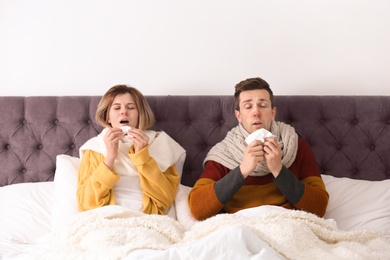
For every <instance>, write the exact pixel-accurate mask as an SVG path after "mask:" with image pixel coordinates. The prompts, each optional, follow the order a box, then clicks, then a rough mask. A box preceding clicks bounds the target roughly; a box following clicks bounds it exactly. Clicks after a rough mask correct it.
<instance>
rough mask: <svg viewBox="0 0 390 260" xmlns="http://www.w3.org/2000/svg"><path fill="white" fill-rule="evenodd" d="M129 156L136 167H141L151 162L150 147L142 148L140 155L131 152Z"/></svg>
mask: <svg viewBox="0 0 390 260" xmlns="http://www.w3.org/2000/svg"><path fill="white" fill-rule="evenodd" d="M128 155H129V157H130V159H131V161H132V162H133V163H134V165H135V166H141V165H143V164H145V163H147V162H148V161H149V158H150V155H149V145H147V146H145V147H144V148H142V149H141V150H140V151H139V152H138V153H132V151H131V150H130V151H129V153H128Z"/></svg>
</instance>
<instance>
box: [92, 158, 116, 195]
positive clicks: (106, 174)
mask: <svg viewBox="0 0 390 260" xmlns="http://www.w3.org/2000/svg"><path fill="white" fill-rule="evenodd" d="M94 177H95V179H96V181H97V182H99V183H101V184H102V185H103V186H105V187H107V188H109V189H112V187H114V185H115V183H117V182H118V180H119V179H120V177H119V175H116V174H115V173H114V172H112V171H111V170H110V169H109V168H108V167H107V165H105V164H104V162H102V163H101V164H100V165H99V166H98V167H97V168H96V171H95V174H94Z"/></svg>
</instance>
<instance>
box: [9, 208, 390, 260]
mask: <svg viewBox="0 0 390 260" xmlns="http://www.w3.org/2000/svg"><path fill="white" fill-rule="evenodd" d="M389 243H390V234H388V233H381V232H380V231H367V230H361V231H342V230H339V229H338V228H337V226H336V224H335V222H334V221H332V220H325V219H322V218H318V217H317V216H315V215H313V214H310V213H306V212H303V211H295V210H285V209H281V208H278V207H272V206H263V207H258V208H253V209H249V210H243V211H240V212H238V213H236V214H220V215H217V216H215V217H212V218H209V219H207V220H205V221H201V222H198V223H196V224H195V225H194V226H192V228H191V229H190V230H188V231H184V229H183V227H182V226H181V224H180V223H179V222H178V221H176V220H174V219H172V218H170V217H168V216H158V215H145V214H140V213H138V212H133V211H129V210H126V209H125V208H123V207H120V206H107V207H103V208H100V209H97V210H91V211H88V212H83V213H80V214H77V215H76V216H74V217H73V219H72V220H71V221H70V223H69V225H68V226H66V227H64V228H63V229H62V230H61V231H59V232H56V233H52V234H49V235H47V236H46V237H43V238H41V239H40V240H39V241H37V243H36V244H34V245H30V246H26V247H25V248H24V249H23V251H21V252H19V253H16V254H14V255H11V256H8V257H5V258H4V259H31V258H33V259H134V258H135V257H137V256H139V257H141V255H142V258H143V259H145V258H146V259H147V258H150V259H158V258H160V257H163V258H164V259H190V258H193V257H195V258H199V259H216V258H219V257H221V256H223V258H225V259H227V258H229V259H232V258H241V259H242V258H246V259H284V258H286V259H326V258H330V259H368V258H371V259H372V258H373V259H385V258H386V257H388V256H389V255H390V249H389V248H388V245H389ZM137 250H141V251H139V252H138V251H137ZM141 253H142V254H141Z"/></svg>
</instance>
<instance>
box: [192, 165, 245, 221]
mask: <svg viewBox="0 0 390 260" xmlns="http://www.w3.org/2000/svg"><path fill="white" fill-rule="evenodd" d="M244 183H245V179H244V177H243V176H242V174H241V172H240V169H239V168H238V167H237V168H235V169H234V170H232V171H230V170H229V169H227V168H226V167H224V166H222V165H221V164H219V163H216V162H214V161H208V162H207V163H206V165H205V168H204V170H203V173H202V175H201V177H200V178H199V180H198V181H197V182H196V183H195V185H194V187H193V188H192V189H191V191H190V194H189V196H188V204H189V207H190V210H191V213H192V215H193V216H194V218H196V219H198V220H203V219H206V218H209V217H211V216H214V215H216V214H218V213H220V212H221V211H222V209H223V207H224V204H225V203H226V202H228V201H229V200H230V199H231V198H232V197H233V196H234V194H235V193H236V192H237V191H238V190H239V189H240V188H241V187H242V185H243V184H244ZM205 202H206V203H205Z"/></svg>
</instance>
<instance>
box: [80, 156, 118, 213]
mask: <svg viewBox="0 0 390 260" xmlns="http://www.w3.org/2000/svg"><path fill="white" fill-rule="evenodd" d="M103 161H104V157H103V155H101V154H100V153H97V152H94V151H91V150H87V151H85V152H84V154H83V159H82V160H81V163H80V167H79V172H78V185H77V194H76V195H77V202H78V209H79V211H86V210H90V209H94V208H98V207H101V206H105V205H112V204H115V198H114V193H113V192H112V188H113V187H114V185H115V183H116V182H117V181H118V180H119V178H120V177H119V176H118V175H116V174H115V172H113V171H111V170H110V169H109V168H108V167H107V166H106V165H105V164H104V162H103Z"/></svg>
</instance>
